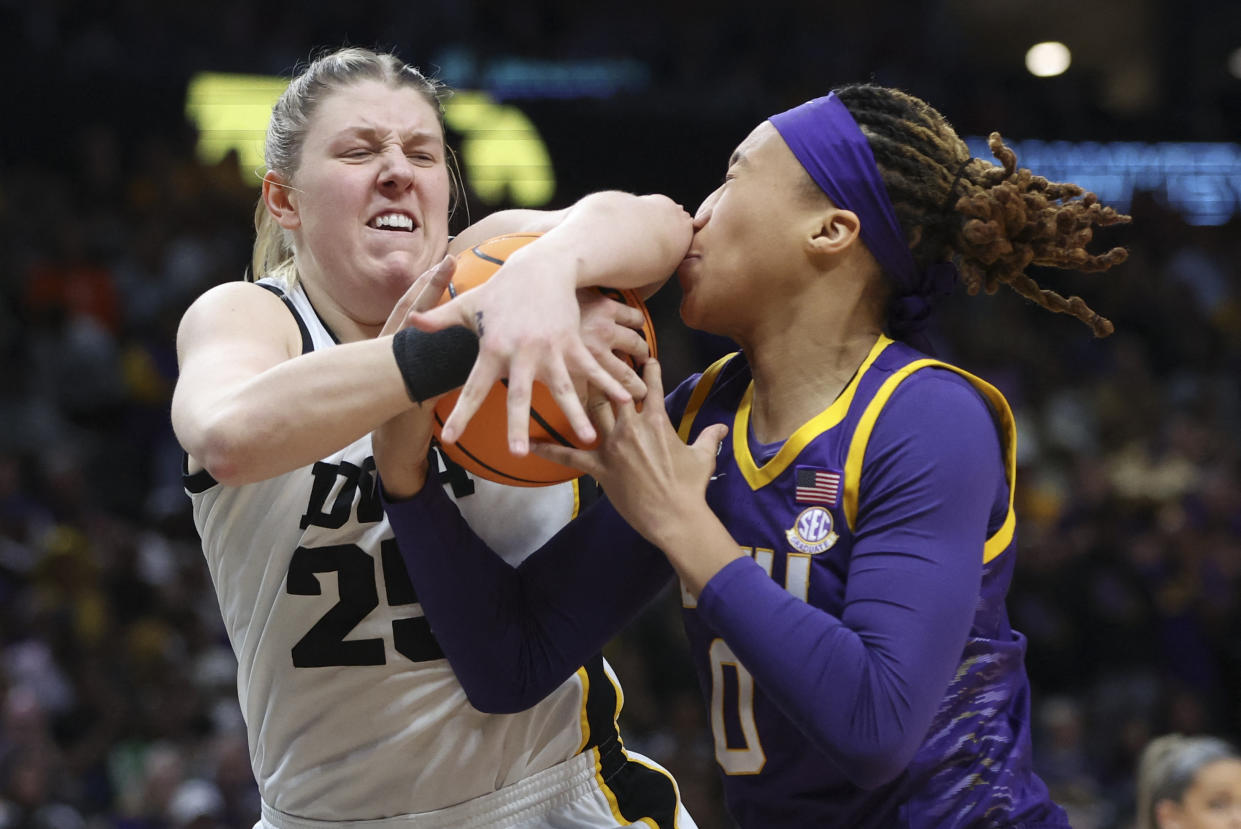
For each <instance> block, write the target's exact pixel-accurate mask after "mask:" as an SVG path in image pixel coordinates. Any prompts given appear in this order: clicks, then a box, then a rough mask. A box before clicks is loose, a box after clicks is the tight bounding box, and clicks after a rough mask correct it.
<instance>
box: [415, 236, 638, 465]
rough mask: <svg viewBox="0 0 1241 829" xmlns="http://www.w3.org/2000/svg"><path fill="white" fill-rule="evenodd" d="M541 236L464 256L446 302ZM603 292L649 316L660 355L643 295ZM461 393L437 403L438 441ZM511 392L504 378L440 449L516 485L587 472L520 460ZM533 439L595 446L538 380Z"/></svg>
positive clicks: (497, 241)
mask: <svg viewBox="0 0 1241 829" xmlns="http://www.w3.org/2000/svg"><path fill="white" fill-rule="evenodd" d="M538 237H539V234H537V233H509V234H506V235H504V236H497V237H495V238H494V239H488V240H487V241H485V242H483V243H482V244H479V245H475V246H474V247H473V248H471V249H470V250H468V251H466V252H464V253H462V254H460V255H459V256H458V257H457V269H456V272H455V273H454V274H453V278H452V283H451V284H450V285H449V287H448V291H447V292H446V294H445V296H444V299H443V300H441V302H446V301H448V299H449V298H450V297H454V296H456V295H457V294H459V293H461V292H462V291H468V290H469V289H470V288H473V287H474V286H475V285H480V284H482V283H483V282H486V281H487V279H489V278H490V277H491V275H492V274H493V273H495V272H496V271H497V270H498V269H499V267H500V266H501V265H503V264H504V260H505V259H507V258H508V257H509V255H510V254H511V253H512V252H513V251H515V250H517V249H518V248H520V247H521V246H523V245H526V244H529V243H530V242H532V241H533V240H535V239H537V238H538ZM598 290H600V291H602V292H603V293H604V294H605V295H607V296H608V297H610V298H611V299H615V300H616V301H618V302H624V303H625V304H626V305H629V306H632V307H634V308H638V309H640V310H641V311H642V314H643V316H645V317H646V320H645V321H644V323H643V330H642V336H643V337H644V338H645V339H646V344H647V345H648V346H649V347H650V350H651V355H652V356H654V355H655V329H654V327H653V326H652V325H651V315H650V313H649V312H648V311H647V310H646V305H645V304H644V303H643V302H642V299H641V298H640V297H639V296H638V295H637V294H636V293H634V292H633V291H630V290H616V289H612V288H600V289H598ZM623 359H624V360H625V361H626V362H628V363H629V365H631V366H633V367H634V369H635V370H637V371H638V372H639V374H640V373H641V368H640V366H637V365H636V364H635V363H634V361H633V359H632V358H630V357H628V356H627V355H624V356H623ZM458 395H459V392H456V391H454V392H450V393H448V394H446V395H444V396H443V397H442V398H440V400H439V402H438V403H436V406H435V423H434V427H433V428H434V432H435V437H436V439H437V440H438V439H439V437H440V430H441V429H442V428H443V426H444V422H445V421H446V420H448V416H449V415H450V414H451V413H452V409H453V406H455V405H456V403H457V397H458ZM507 395H508V387H507V385H506V381H504V380H501V381H500V382H498V383H496V384H495V386H494V387H493V388H492V389H491V391H490V392H488V393H487V397H486V398H484V400H483V404H482V406H480V407H479V409H478V411H477V412H475V414H474V416H473V417H472V418H470V422H469V423H468V424H467V425H466V427H465V431H464V432H463V433H462V434H461V437H460V438H459V439H458V440H457V442H456V443H455V444H451V445H449V444H441V445H440V450H441V451H442V452H443V453H444V454H445V455H447V456H448V457H449V458H450V459H451V460H453V461H454V462H456V463H457V464H459V465H460V466H463V467H465V468H466V469H467V470H469V471H470V472H471V473H473V474H475V475H477V476H478V477H480V478H485V479H487V480H489V481H496V482H498V483H502V484H509V485H511V486H549V485H551V484H558V483H563V482H564V481H569V480H572V479H573V478H576V477H578V476H580V475H581V474H582V473H581V472H579V471H578V470H576V469H572V468H570V467H567V466H562V465H561V464H558V463H552V462H551V461H549V460H545V459H543V458H540V457H538V456H537V455H534V454H530V455H527V456H526V457H524V458H519V457H517V456H516V455H513V454H512V453H511V452H509V449H508V409H507V408H506V402H507ZM530 440H531V441H532V442H540V441H541V442H556V443H559V444H560V445H562V446H577V447H579V448H585V449H589V448H590V446H589V445H585V444H583V443H581V441H580V440H578V438H577V436H576V435H575V434H574V432H573V429H572V427H571V426H570V425H569V419H568V418H567V417H565V415H564V413H563V412H561V411H560V407H559V406H558V405H556V401H555V400H554V399H553V398H552V394H551V392H550V391H548V389H547V386H545V385H543V384H542V383H539V382H535V384H534V389H533V393H532V395H531V399H530Z"/></svg>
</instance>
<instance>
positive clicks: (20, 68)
mask: <svg viewBox="0 0 1241 829" xmlns="http://www.w3.org/2000/svg"><path fill="white" fill-rule="evenodd" d="M0 31H3V32H5V33H6V35H7V37H6V38H5V41H6V48H5V49H4V51H3V53H2V54H0V65H4V66H5V71H4V77H5V78H6V79H7V80H6V81H5V83H4V86H3V93H0V95H2V98H0V100H2V101H3V107H2V108H0V120H2V122H3V124H4V129H3V130H0V354H2V355H3V359H0V829H7V828H8V827H56V828H57V829H73V827H81V826H91V827H111V826H115V827H143V829H145V828H146V827H151V829H157V828H160V827H183V826H191V825H192V826H195V827H204V828H205V827H214V826H219V827H226V826H238V827H247V826H250V825H252V823H253V822H254V820H255V819H256V817H257V814H258V800H257V794H256V792H255V789H254V783H253V780H252V778H251V776H250V770H249V762H248V756H247V750H246V741H245V734H244V728H243V724H242V722H241V717H240V712H239V710H238V707H237V702H236V689H235V685H234V679H235V674H234V672H235V662H234V660H233V656H232V652H231V650H230V649H229V646H228V642H227V639H226V637H225V634H224V629H223V627H222V625H221V622H220V618H219V609H218V607H217V605H216V603H215V598H214V594H213V592H212V590H211V585H210V583H209V580H208V578H207V571H206V567H205V565H204V562H203V559H202V555H201V552H200V549H199V545H198V538H197V536H196V534H195V531H194V527H193V524H192V522H191V519H190V514H189V501H188V499H187V498H186V496H185V494H184V492H183V490H182V488H181V483H180V477H179V462H180V453H179V449H178V447H177V445H176V442H175V439H174V437H173V435H172V432H171V429H170V426H169V418H168V404H169V395H170V391H171V388H172V385H173V382H174V380H175V377H176V361H175V354H174V347H173V342H174V333H175V330H176V326H177V322H178V320H179V318H180V315H181V312H182V311H183V310H184V308H185V307H186V306H187V304H188V303H189V302H190V301H191V300H192V299H193V298H194V297H196V296H197V295H198V294H200V293H201V292H202V291H204V290H205V289H207V288H208V287H210V286H212V285H214V284H216V283H219V282H221V281H226V280H234V279H239V278H241V276H242V274H243V271H244V269H245V267H246V265H247V263H248V261H249V254H250V245H251V241H252V235H253V226H252V214H253V207H254V203H255V199H256V197H257V184H258V182H259V179H260V176H261V174H262V162H261V159H259V160H255V156H254V152H255V151H256V150H257V148H258V147H259V145H260V143H261V130H262V127H263V124H264V123H265V120H266V112H265V110H264V106H266V107H267V108H268V109H269V107H270V102H271V100H272V97H274V94H276V93H278V91H279V85H280V81H279V78H280V77H281V76H283V77H285V78H287V77H288V75H289V73H290V71H291V70H292V68H293V67H294V65H295V64H296V63H297V62H298V61H299V60H304V59H305V58H306V57H307V56H308V55H309V54H310V53H311V51H312V50H313V49H314V48H316V47H335V46H339V45H342V44H346V43H348V44H353V45H364V46H373V47H378V48H381V49H395V50H396V51H397V53H398V54H400V55H401V56H402V57H403V58H405V59H406V60H408V61H410V62H412V63H415V64H418V65H419V66H421V67H423V68H424V69H426V70H428V71H429V72H431V73H434V74H438V75H439V76H440V77H441V78H443V79H444V80H445V81H447V82H448V83H449V84H451V85H452V86H454V87H456V88H458V89H459V90H461V92H460V94H459V95H458V97H457V99H456V100H455V102H454V103H453V104H452V105H450V109H449V124H450V127H452V129H451V132H450V141H451V143H452V144H453V145H454V146H455V147H456V148H457V150H458V151H459V153H460V154H461V157H462V166H463V168H464V171H465V176H466V180H467V187H468V188H469V190H470V197H469V199H468V204H467V205H466V206H465V207H464V208H463V209H462V210H460V211H459V212H458V215H457V216H456V218H455V220H454V221H455V223H456V224H457V225H458V227H461V226H464V224H465V223H466V222H467V221H468V219H478V218H479V217H481V216H482V215H485V214H486V213H487V212H489V211H491V210H494V209H497V208H501V207H505V206H511V205H514V204H530V205H543V206H549V207H559V206H563V205H565V204H568V203H570V202H572V201H573V200H574V199H575V198H577V197H578V196H580V195H582V194H584V193H586V192H589V191H592V190H597V189H601V188H622V189H627V190H632V191H639V192H652V191H658V192H664V193H667V194H669V195H671V196H673V197H674V198H676V199H677V200H678V201H680V202H682V203H683V204H685V205H686V206H687V208H689V209H690V210H691V211H692V210H693V209H694V208H695V207H696V205H697V204H698V203H699V201H701V199H702V198H703V197H704V196H705V195H706V194H707V193H709V192H710V191H711V190H712V189H713V188H714V187H715V186H716V184H717V182H718V180H719V179H720V177H721V176H722V174H723V171H724V167H725V162H726V160H727V157H728V154H729V153H730V152H731V150H732V148H733V147H734V146H735V144H736V143H737V142H739V141H740V140H741V139H742V138H744V137H745V135H746V134H747V132H748V131H749V130H750V129H751V128H752V127H753V126H754V124H756V123H757V122H758V121H759V120H761V119H762V118H764V117H766V116H767V115H769V114H771V113H773V112H776V111H779V110H782V109H785V108H787V107H789V106H792V105H795V104H797V103H799V102H801V101H802V100H804V99H806V98H809V97H814V96H817V95H821V94H825V93H826V91H827V90H828V89H830V88H831V87H832V86H834V85H839V84H843V83H847V82H853V81H863V80H874V81H876V82H879V83H882V84H886V85H892V86H899V87H902V88H905V89H907V90H909V91H911V92H913V93H915V94H917V95H920V96H922V97H925V98H926V99H928V100H929V101H931V102H932V103H933V104H934V105H935V106H936V107H937V108H939V109H940V110H941V111H943V112H944V113H945V114H946V115H947V116H948V117H949V119H950V120H952V121H953V123H954V124H955V125H956V127H957V129H958V131H959V132H960V133H961V134H962V135H963V136H972V137H974V138H975V144H974V145H975V147H976V149H975V153H976V154H980V155H981V154H983V153H985V148H984V147H983V145H982V144H981V137H983V136H986V135H987V133H988V132H990V131H991V130H999V131H1000V132H1002V133H1003V134H1004V136H1005V137H1006V139H1010V140H1011V141H1013V143H1014V146H1016V147H1017V149H1018V156H1019V161H1021V162H1022V163H1023V164H1024V165H1028V166H1030V167H1032V168H1033V169H1034V170H1035V172H1037V173H1042V174H1046V175H1049V176H1050V177H1053V178H1069V179H1071V180H1077V181H1080V182H1082V183H1084V184H1088V185H1089V186H1091V187H1093V188H1095V189H1097V190H1098V192H1100V194H1101V195H1103V196H1104V198H1105V199H1107V200H1108V201H1110V202H1111V203H1113V204H1115V205H1116V206H1117V207H1120V208H1123V209H1126V210H1128V211H1129V212H1131V213H1132V215H1133V224H1132V225H1130V226H1129V227H1126V228H1117V229H1113V230H1110V231H1108V232H1106V233H1101V234H1100V238H1098V239H1097V245H1098V248H1099V249H1103V248H1104V247H1106V246H1110V245H1112V244H1124V245H1127V246H1128V247H1129V248H1130V258H1129V261H1128V262H1127V263H1126V264H1125V265H1123V266H1121V267H1119V268H1116V269H1115V270H1114V271H1112V272H1110V273H1106V274H1102V275H1092V276H1086V275H1080V274H1057V273H1040V274H1038V276H1039V277H1040V278H1041V279H1045V280H1046V281H1047V282H1048V284H1049V285H1050V286H1052V287H1055V288H1057V289H1059V290H1062V291H1064V292H1066V293H1068V292H1073V293H1080V294H1081V295H1082V296H1083V297H1085V298H1086V299H1087V300H1088V301H1089V302H1090V303H1091V304H1092V305H1093V306H1094V307H1095V308H1096V309H1097V310H1099V311H1100V312H1102V313H1103V314H1105V315H1106V316H1109V317H1110V318H1111V319H1112V320H1113V321H1114V322H1115V324H1116V329H1117V331H1116V334H1115V335H1113V336H1112V337H1110V338H1108V339H1106V340H1095V339H1093V338H1092V337H1091V336H1090V333H1089V331H1088V330H1087V329H1086V328H1085V327H1084V326H1082V325H1080V324H1079V323H1077V322H1076V321H1074V320H1071V319H1068V318H1064V317H1054V316H1052V315H1050V314H1048V313H1046V312H1044V311H1042V310H1040V309H1037V308H1035V307H1033V306H1030V305H1028V304H1027V303H1025V302H1024V301H1022V300H1019V299H1018V298H1016V297H1015V296H1011V295H1008V294H1007V293H1006V292H1001V293H1000V294H997V295H995V296H991V297H988V296H977V297H968V296H965V295H963V294H962V295H958V296H955V297H953V298H952V299H950V300H949V301H948V303H947V306H946V307H945V309H944V311H943V313H942V314H941V318H940V325H939V329H938V332H937V337H938V339H939V341H940V343H941V355H942V356H944V357H945V358H946V359H949V360H951V361H954V362H956V363H958V364H960V365H962V366H964V367H965V368H967V369H969V370H971V371H974V372H975V373H978V374H980V375H982V376H983V377H985V378H987V379H989V380H991V381H992V382H993V383H996V384H997V385H999V386H1000V387H1001V389H1002V390H1003V391H1004V392H1005V393H1006V395H1007V396H1008V399H1009V400H1010V401H1011V403H1012V404H1013V407H1014V409H1015V411H1016V413H1017V416H1018V421H1019V427H1020V439H1021V442H1020V461H1021V470H1020V472H1019V477H1018V481H1019V490H1018V494H1017V497H1018V511H1019V515H1020V524H1019V526H1020V531H1019V541H1020V553H1019V556H1020V558H1019V562H1020V563H1019V565H1018V573H1017V576H1016V580H1015V584H1014V586H1013V589H1012V592H1011V594H1010V604H1009V606H1010V612H1011V615H1012V617H1013V620H1014V625H1015V626H1016V627H1017V628H1018V629H1020V630H1022V631H1024V632H1025V633H1026V635H1028V636H1029V639H1030V649H1029V655H1028V660H1027V665H1028V668H1029V672H1030V676H1031V681H1032V684H1033V686H1034V696H1033V700H1034V702H1033V705H1034V710H1033V719H1034V735H1035V740H1036V754H1035V760H1036V765H1037V767H1038V769H1039V771H1040V773H1041V774H1042V775H1043V777H1044V779H1046V780H1047V782H1048V783H1049V785H1050V786H1051V787H1052V790H1053V792H1054V793H1055V795H1056V796H1057V798H1058V799H1059V800H1060V802H1062V803H1063V804H1064V805H1065V807H1066V808H1068V809H1069V810H1070V812H1071V814H1072V815H1073V820H1074V825H1075V826H1077V827H1079V829H1089V828H1090V827H1124V826H1127V825H1129V823H1128V821H1129V820H1130V818H1131V811H1132V799H1133V785H1132V781H1133V772H1134V762H1135V758H1136V756H1137V753H1138V752H1139V751H1140V750H1141V748H1142V746H1143V745H1145V743H1146V742H1147V741H1148V739H1149V738H1150V737H1151V736H1152V735H1155V734H1159V733H1163V732H1166V731H1169V730H1177V731H1182V732H1186V733H1212V734H1217V735H1220V736H1224V737H1228V738H1231V739H1233V740H1236V739H1237V738H1238V737H1239V736H1241V474H1239V472H1241V469H1239V461H1241V451H1239V448H1241V447H1239V443H1238V437H1237V436H1238V434H1239V433H1241V396H1239V394H1238V380H1237V378H1238V376H1239V369H1241V365H1239V362H1241V359H1239V358H1241V304H1239V302H1238V300H1239V297H1238V292H1239V290H1241V273H1239V271H1238V267H1239V266H1238V262H1241V233H1239V232H1238V231H1239V230H1241V219H1239V217H1238V215H1237V207H1238V200H1239V199H1241V147H1239V146H1238V145H1237V144H1235V143H1232V142H1235V141H1237V140H1238V139H1239V138H1241V4H1239V3H1237V2H1235V0H1176V2H1175V3H1174V2H1173V0H1092V2H1090V3H1081V2H1071V0H999V1H997V0H920V1H918V2H901V3H897V2H887V1H886V0H872V2H869V3H852V2H850V3H843V2H835V0H820V2H815V3H809V2H797V1H795V0H767V2H765V3H762V4H761V7H759V6H758V5H756V4H740V3H735V2H727V1H726V0H711V2H706V0H672V2H667V0H664V2H654V0H636V1H635V2H631V3H625V4H587V3H575V2H568V1H567V0H509V2H506V3H503V4H489V3H479V2H466V0H404V1H403V2H393V1H392V0H373V1H372V2H369V3H366V4H354V3H342V2H339V0H298V2H292V1H291V0H283V1H280V2H276V1H267V0H263V1H260V0H217V2H208V3H167V2H153V1H152V0H92V1H91V2H87V0H41V2H39V3H29V2H19V0H0ZM1036 44H1050V45H1043V46H1040V47H1039V48H1037V49H1034V50H1031V47H1034V46H1035V45H1036ZM273 78H274V80H273ZM273 90H274V92H273ZM264 96H267V97H266V98H264ZM264 101H266V103H265V104H263V102H264ZM238 102H240V103H241V104H243V106H241V110H245V109H246V107H249V110H250V112H249V115H248V116H246V114H245V112H244V111H242V112H240V114H239V111H238V110H236V109H235V108H234V106H233V105H234V104H237V103H238ZM254 111H257V112H258V122H257V126H256V125H255V123H254ZM256 128H257V129H258V130H259V132H258V133H255V132H254V130H255V129H256ZM677 302H678V296H677V288H676V285H675V283H673V284H671V285H670V286H669V287H668V288H667V289H666V290H665V291H664V292H663V293H661V294H660V295H659V296H657V297H656V298H655V299H654V300H653V302H652V306H653V310H654V312H655V315H656V320H657V325H658V331H659V335H660V344H661V347H662V352H663V356H664V359H665V374H668V375H671V378H670V379H671V380H680V379H682V378H684V377H685V376H687V375H688V374H689V373H690V372H691V371H693V370H695V369H696V368H701V367H702V366H704V365H706V363H707V361H708V360H710V359H712V358H713V357H714V356H716V355H718V354H720V353H722V352H723V351H724V350H725V349H727V348H728V344H727V343H724V342H720V341H717V340H714V339H711V338H708V337H702V336H698V335H692V334H690V333H688V332H685V331H684V330H683V329H682V328H681V327H680V326H679V324H678V322H677V319H676V307H677ZM608 655H609V657H610V658H611V659H612V661H613V663H614V665H615V667H616V669H617V672H618V674H619V675H620V677H621V678H622V681H623V684H624V688H625V691H626V703H627V704H626V706H625V711H624V716H623V719H622V726H623V728H624V729H625V733H626V735H627V741H628V744H629V746H630V747H632V748H636V749H638V750H640V751H643V752H645V753H648V754H651V755H653V756H654V757H656V758H658V759H659V760H661V761H663V762H664V763H665V764H666V765H668V766H669V767H670V768H671V769H672V770H673V771H674V772H675V773H676V774H677V776H678V778H679V781H680V784H681V787H682V791H683V793H684V796H685V799H686V801H687V802H688V803H689V804H690V806H691V808H692V809H693V811H694V813H695V815H696V817H697V819H698V822H699V824H700V825H701V826H703V827H704V829H711V828H712V827H728V826H730V825H731V824H730V822H729V820H728V818H727V816H726V814H725V812H724V810H723V806H722V801H721V797H720V792H719V785H718V782H717V778H716V772H715V768H714V762H713V757H712V752H711V746H710V742H709V740H708V738H707V731H706V726H705V721H704V716H703V706H702V703H701V701H700V698H699V694H698V690H697V687H696V685H695V682H694V679H693V677H692V674H691V673H690V668H689V666H688V663H687V661H686V657H685V651H684V644H683V634H682V632H681V630H680V622H679V618H678V611H677V602H676V601H675V598H674V597H673V596H671V595H668V596H665V597H664V599H663V600H661V601H660V602H659V603H657V604H656V605H655V606H653V607H652V608H651V609H650V611H649V612H648V613H647V614H646V615H645V616H644V617H643V618H642V619H641V621H640V622H639V623H638V624H636V625H634V626H633V628H632V629H631V630H629V631H628V632H626V633H625V634H624V635H623V636H621V637H620V638H619V639H618V640H617V641H615V642H614V643H613V644H612V645H611V646H610V647H609V653H608ZM824 704H831V703H830V700H825V701H824Z"/></svg>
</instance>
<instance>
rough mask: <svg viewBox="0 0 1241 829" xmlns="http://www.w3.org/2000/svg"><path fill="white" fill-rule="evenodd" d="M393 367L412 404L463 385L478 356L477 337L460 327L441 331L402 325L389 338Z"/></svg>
mask: <svg viewBox="0 0 1241 829" xmlns="http://www.w3.org/2000/svg"><path fill="white" fill-rule="evenodd" d="M392 354H393V356H395V357H396V367H397V368H398V369H400V372H401V377H402V378H403V379H404V380H405V391H406V392H407V393H408V394H409V399H410V400H412V401H414V402H415V403H421V402H422V401H424V400H430V399H431V398H432V397H435V396H437V395H441V394H443V393H444V392H446V391H452V390H453V389H455V388H457V387H459V386H462V385H464V384H465V380H466V378H467V377H469V376H470V369H472V368H473V367H474V360H475V359H476V358H477V357H478V337H476V336H475V335H474V332H473V331H471V330H470V329H468V328H465V327H464V326H456V327H454V328H445V329H444V330H443V331H432V332H429V333H428V332H426V331H419V330H418V329H417V328H402V329H401V330H400V331H398V332H396V335H395V336H393V338H392Z"/></svg>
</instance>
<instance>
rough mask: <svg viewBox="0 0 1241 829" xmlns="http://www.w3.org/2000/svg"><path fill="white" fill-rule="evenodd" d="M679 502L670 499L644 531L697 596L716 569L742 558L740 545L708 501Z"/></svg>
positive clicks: (718, 570)
mask: <svg viewBox="0 0 1241 829" xmlns="http://www.w3.org/2000/svg"><path fill="white" fill-rule="evenodd" d="M690 504H691V505H686V506H676V505H675V504H674V503H673V502H672V501H669V502H668V509H667V510H666V512H665V514H664V516H663V518H662V519H659V520H657V521H654V522H651V523H648V524H645V525H644V526H646V527H649V529H647V530H644V531H643V534H644V535H646V536H647V537H648V538H650V539H651V540H653V541H654V542H655V545H656V546H658V547H659V548H660V549H661V550H662V551H663V552H664V555H666V556H667V557H668V562H669V563H670V564H671V565H672V567H673V568H674V569H675V570H676V572H677V576H678V577H680V580H681V584H682V586H684V587H685V589H686V590H688V591H689V592H690V595H693V596H697V595H698V594H699V593H701V592H702V589H703V587H704V586H706V584H707V582H709V581H710V580H711V579H712V578H713V577H714V576H715V574H716V573H718V572H720V570H723V569H724V568H725V567H727V566H728V564H729V563H731V562H732V561H733V560H735V559H737V558H740V557H741V556H742V555H743V553H742V552H741V547H740V545H738V544H737V542H736V541H735V540H734V539H733V537H732V536H731V535H730V534H729V532H728V530H727V528H726V527H725V526H724V525H723V523H721V522H720V520H719V518H717V517H716V515H715V513H713V512H712V511H711V508H710V507H709V506H707V504H706V502H705V501H691V502H690Z"/></svg>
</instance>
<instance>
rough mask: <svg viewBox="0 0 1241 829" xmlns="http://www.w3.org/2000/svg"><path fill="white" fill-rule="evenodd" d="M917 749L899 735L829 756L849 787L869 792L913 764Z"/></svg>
mask: <svg viewBox="0 0 1241 829" xmlns="http://www.w3.org/2000/svg"><path fill="white" fill-rule="evenodd" d="M917 748H918V747H917V745H910V744H909V740H907V739H905V738H904V737H903V735H899V734H897V735H891V736H890V737H889V738H888V739H882V738H880V739H876V740H871V741H868V742H867V743H866V744H865V745H857V746H852V747H849V748H848V749H847V750H845V751H840V750H837V751H834V752H832V753H833V754H834V755H835V757H836V761H837V764H838V765H839V767H840V770H841V771H842V772H844V774H845V776H846V777H848V778H849V782H850V783H852V784H853V785H855V786H857V787H858V788H859V789H866V790H871V789H878V788H880V787H882V786H886V785H887V784H889V783H891V782H892V781H893V780H895V779H896V778H898V777H900V776H901V774H902V773H903V772H904V771H905V769H906V768H908V767H909V764H910V762H912V761H913V757H914V754H915V753H916V751H917Z"/></svg>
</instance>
